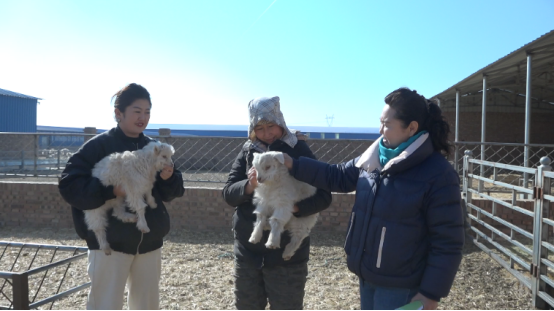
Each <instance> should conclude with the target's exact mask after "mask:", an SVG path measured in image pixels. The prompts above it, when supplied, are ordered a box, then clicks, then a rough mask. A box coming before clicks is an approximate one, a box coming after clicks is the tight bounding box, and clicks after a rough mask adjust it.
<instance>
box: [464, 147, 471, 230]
mask: <svg viewBox="0 0 554 311" xmlns="http://www.w3.org/2000/svg"><path fill="white" fill-rule="evenodd" d="M471 159H473V152H472V151H471V150H466V151H464V167H463V194H462V196H463V200H464V206H465V211H464V212H465V213H466V215H464V217H465V218H464V219H467V224H468V225H469V227H471V218H470V217H469V214H470V213H471V208H470V207H469V203H471V192H470V191H469V189H470V188H471V184H472V182H473V181H472V178H471V177H469V174H473V163H471V162H469V160H471ZM466 229H468V228H466Z"/></svg>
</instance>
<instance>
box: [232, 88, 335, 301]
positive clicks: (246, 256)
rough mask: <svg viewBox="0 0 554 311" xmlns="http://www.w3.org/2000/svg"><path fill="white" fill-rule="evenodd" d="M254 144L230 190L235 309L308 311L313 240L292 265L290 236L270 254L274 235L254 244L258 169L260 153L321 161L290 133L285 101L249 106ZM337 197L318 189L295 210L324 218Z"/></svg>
mask: <svg viewBox="0 0 554 311" xmlns="http://www.w3.org/2000/svg"><path fill="white" fill-rule="evenodd" d="M248 112H249V121H250V125H249V128H248V134H249V137H248V138H249V139H248V141H247V142H246V143H245V144H244V146H243V148H242V149H241V151H240V152H239V154H238V156H237V158H236V159H235V162H234V163H233V166H232V168H231V172H230V173H229V177H228V180H227V183H226V184H225V187H224V188H223V198H224V199H225V201H226V202H227V204H229V205H230V206H232V207H234V208H235V213H234V215H233V232H234V237H235V243H234V253H235V271H234V277H235V288H234V293H235V307H236V308H237V309H239V310H243V309H259V310H263V309H265V307H266V305H267V304H268V302H269V304H270V307H271V309H281V310H285V309H302V308H303V302H304V286H305V284H306V277H307V274H308V260H309V254H310V237H307V238H306V239H304V241H303V242H302V245H301V246H300V247H299V248H298V250H297V251H296V253H295V254H294V256H292V258H290V260H284V259H283V250H284V248H285V245H287V244H288V243H289V242H290V237H289V235H288V234H287V232H285V233H283V235H282V237H281V247H280V248H278V249H267V248H266V247H265V246H264V244H265V242H266V241H267V238H268V236H269V231H265V232H264V236H263V238H262V240H261V241H260V243H256V244H252V243H250V242H248V239H249V238H250V235H251V234H252V231H253V228H254V222H255V221H256V215H255V214H254V213H253V212H254V210H255V209H256V206H254V204H253V202H252V198H253V194H254V189H255V188H256V187H257V185H258V183H257V180H256V172H255V170H254V169H253V168H252V160H253V157H254V156H253V155H254V153H263V152H266V151H281V152H283V153H286V154H288V155H289V156H291V157H292V158H299V157H300V156H303V157H308V158H311V159H315V156H314V154H313V153H312V151H311V150H310V148H309V147H308V145H307V144H306V142H305V141H304V140H299V139H298V137H297V135H296V132H294V133H293V131H291V130H289V128H288V127H287V125H286V123H285V119H284V117H283V114H282V112H281V109H280V103H279V97H277V96H275V97H271V98H269V97H260V98H256V99H253V100H251V101H250V102H249V103H248ZM331 200H332V199H331V192H329V191H327V190H321V189H318V190H317V192H316V194H315V195H313V196H312V197H309V198H307V199H304V200H302V201H300V202H298V203H297V204H296V205H295V206H294V211H295V212H294V216H295V217H303V216H309V215H313V214H315V213H318V212H320V211H322V210H324V209H326V208H327V207H329V205H330V204H331Z"/></svg>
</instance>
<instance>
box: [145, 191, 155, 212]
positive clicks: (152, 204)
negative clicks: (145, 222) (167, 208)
mask: <svg viewBox="0 0 554 311" xmlns="http://www.w3.org/2000/svg"><path fill="white" fill-rule="evenodd" d="M145 196H146V203H148V206H150V207H151V208H156V207H158V204H156V199H154V197H153V196H152V191H150V192H147V193H146V194H145Z"/></svg>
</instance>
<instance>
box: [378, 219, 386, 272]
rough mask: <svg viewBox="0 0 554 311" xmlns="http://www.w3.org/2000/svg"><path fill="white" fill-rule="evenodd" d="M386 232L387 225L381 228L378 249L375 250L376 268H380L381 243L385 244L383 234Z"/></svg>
mask: <svg viewBox="0 0 554 311" xmlns="http://www.w3.org/2000/svg"><path fill="white" fill-rule="evenodd" d="M386 233H387V227H383V229H381V240H380V241H379V250H378V251H377V264H376V265H375V266H376V267H377V268H381V258H382V257H383V244H385V234H386Z"/></svg>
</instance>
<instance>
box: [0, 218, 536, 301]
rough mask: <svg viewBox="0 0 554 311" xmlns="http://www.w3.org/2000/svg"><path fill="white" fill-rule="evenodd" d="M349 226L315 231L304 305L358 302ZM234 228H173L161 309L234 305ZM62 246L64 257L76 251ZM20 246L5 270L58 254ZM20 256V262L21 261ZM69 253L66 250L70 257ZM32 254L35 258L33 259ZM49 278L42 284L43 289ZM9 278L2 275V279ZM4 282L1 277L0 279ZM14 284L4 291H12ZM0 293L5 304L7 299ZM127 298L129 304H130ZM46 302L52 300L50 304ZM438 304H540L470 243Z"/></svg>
mask: <svg viewBox="0 0 554 311" xmlns="http://www.w3.org/2000/svg"><path fill="white" fill-rule="evenodd" d="M343 238H344V237H343V234H337V233H325V232H315V233H312V248H311V259H310V261H309V264H308V265H309V276H308V282H307V284H306V295H305V300H304V308H305V309H335V310H339V309H340V310H343V309H359V308H360V302H359V294H358V281H357V278H356V277H355V276H354V275H353V274H352V273H351V272H349V271H348V269H347V267H346V256H345V254H344V251H343V249H342V244H343ZM232 239H233V238H232V234H231V232H230V231H229V232H189V231H185V230H182V231H176V230H174V231H173V232H171V233H170V234H169V235H168V236H167V238H166V242H165V245H164V247H163V250H162V269H163V270H162V280H161V294H160V295H161V308H162V309H233V308H234V307H233V291H232V290H233V277H232V271H233V253H232V251H233V246H232V242H233V241H232ZM0 241H12V242H25V243H38V244H55V245H77V246H84V245H85V244H84V242H83V241H82V240H79V239H78V237H77V236H76V234H75V233H74V231H73V230H72V229H58V230H57V229H35V228H20V227H3V228H0ZM62 253H64V252H58V253H57V254H55V256H57V257H55V259H54V260H53V261H57V260H60V259H63V258H67V257H69V256H71V254H67V253H68V252H65V253H66V254H62ZM34 254H35V250H33V249H28V250H27V249H24V250H23V251H22V252H21V253H20V248H19V247H4V246H2V247H0V255H2V256H3V257H0V271H10V268H11V269H13V271H24V270H26V269H27V270H28V267H29V263H30V264H31V267H32V268H35V267H38V266H42V265H44V264H46V263H47V262H49V261H51V260H52V258H54V255H52V251H50V252H43V251H41V252H39V253H38V255H37V256H34ZM17 256H19V257H18V260H17V262H14V260H15V258H16V257H17ZM64 256H65V257H64ZM33 258H35V259H34V261H33ZM86 263H87V261H86V258H83V259H81V260H79V261H77V262H75V263H73V264H72V266H71V267H70V269H69V270H68V272H65V274H66V275H67V276H66V278H65V281H64V282H63V283H64V284H63V285H62V286H60V285H59V280H60V279H61V277H62V276H63V275H64V269H61V270H60V269H57V270H56V269H52V271H51V272H49V273H47V275H46V277H44V272H43V273H42V274H41V275H37V277H36V278H31V279H30V280H29V288H30V297H31V298H33V297H34V296H35V295H36V296H37V298H35V301H39V300H40V299H44V298H46V297H48V296H51V295H53V294H55V292H56V290H57V288H58V287H60V288H61V290H60V292H61V291H64V290H66V288H69V287H71V286H75V285H79V284H83V283H85V282H88V276H87V274H86ZM43 277H44V281H42V283H43V285H42V287H43V288H42V289H41V291H40V292H39V293H38V294H37V293H36V289H37V288H38V285H39V284H40V283H41V278H43ZM0 283H3V280H0ZM0 286H2V285H0ZM9 287H10V286H5V287H4V289H3V291H4V293H7V294H8V296H9V295H10V294H11V293H10V288H9ZM87 293H88V289H85V290H83V291H81V292H78V293H75V294H72V295H71V296H69V297H67V298H64V299H62V300H59V301H56V302H55V303H54V305H53V306H52V308H53V309H63V310H66V309H85V305H86V295H87ZM6 304H8V305H9V303H7V302H6V299H5V298H4V297H0V306H6ZM126 307H127V306H126V305H125V308H126ZM40 308H41V309H47V308H50V304H46V305H44V306H42V307H40ZM439 309H459V310H461V309H482V310H484V309H533V307H532V305H531V295H530V294H529V292H528V290H527V289H526V288H525V287H524V286H522V285H520V283H519V281H518V280H517V279H516V278H514V277H513V276H512V275H511V274H509V273H508V272H506V271H505V270H504V269H502V267H501V266H500V265H499V264H497V263H496V262H495V261H494V260H492V259H491V258H490V257H489V256H488V255H486V254H485V253H483V252H481V251H480V250H479V249H478V248H477V247H475V246H474V245H473V244H471V243H470V244H469V245H466V248H465V250H464V257H463V261H462V264H461V266H460V270H459V271H458V274H457V276H456V280H455V282H454V285H453V287H452V290H451V293H450V295H449V296H448V297H447V298H445V299H443V300H442V301H441V302H440V304H439Z"/></svg>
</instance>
